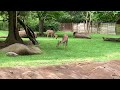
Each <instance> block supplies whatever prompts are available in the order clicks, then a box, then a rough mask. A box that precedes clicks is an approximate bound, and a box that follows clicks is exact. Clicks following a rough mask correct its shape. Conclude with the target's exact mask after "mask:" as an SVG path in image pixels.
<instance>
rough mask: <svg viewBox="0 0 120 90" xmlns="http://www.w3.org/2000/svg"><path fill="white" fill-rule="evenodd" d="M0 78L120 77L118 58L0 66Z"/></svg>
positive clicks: (119, 61)
mask: <svg viewBox="0 0 120 90" xmlns="http://www.w3.org/2000/svg"><path fill="white" fill-rule="evenodd" d="M0 79H120V60H112V61H108V62H79V63H78V62H77V63H72V64H66V65H54V66H44V67H15V68H12V67H6V68H0Z"/></svg>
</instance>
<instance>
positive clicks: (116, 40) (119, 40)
mask: <svg viewBox="0 0 120 90" xmlns="http://www.w3.org/2000/svg"><path fill="white" fill-rule="evenodd" d="M103 40H104V41H114V42H120V38H105V37H103Z"/></svg>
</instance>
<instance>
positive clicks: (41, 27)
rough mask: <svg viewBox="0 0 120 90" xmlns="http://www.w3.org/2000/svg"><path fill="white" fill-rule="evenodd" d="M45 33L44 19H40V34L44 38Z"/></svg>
mask: <svg viewBox="0 0 120 90" xmlns="http://www.w3.org/2000/svg"><path fill="white" fill-rule="evenodd" d="M43 32H44V19H43V18H39V33H40V35H41V36H43V35H44V34H43Z"/></svg>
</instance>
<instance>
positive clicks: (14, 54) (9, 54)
mask: <svg viewBox="0 0 120 90" xmlns="http://www.w3.org/2000/svg"><path fill="white" fill-rule="evenodd" d="M6 55H7V56H17V55H18V54H17V53H15V52H7V53H6Z"/></svg>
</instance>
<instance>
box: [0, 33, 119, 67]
mask: <svg viewBox="0 0 120 90" xmlns="http://www.w3.org/2000/svg"><path fill="white" fill-rule="evenodd" d="M65 33H67V32H65ZM58 34H60V35H62V34H64V33H63V32H62V34H61V33H60V32H58ZM68 34H69V41H68V47H67V48H64V47H63V45H61V46H59V47H58V48H57V47H56V43H57V42H58V40H61V38H60V37H59V38H58V39H54V38H46V37H38V38H37V41H38V42H39V43H40V47H41V50H42V54H40V55H28V56H17V57H8V56H6V55H5V53H2V52H0V67H13V66H44V65H58V64H64V63H68V62H76V61H106V60H115V59H120V42H109V41H103V39H102V37H113V38H114V37H120V36H116V35H105V34H91V37H92V39H78V38H73V37H72V33H70V32H68ZM2 35H5V34H3V32H2V31H0V36H2ZM0 40H5V39H3V38H0ZM24 40H28V39H24Z"/></svg>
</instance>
